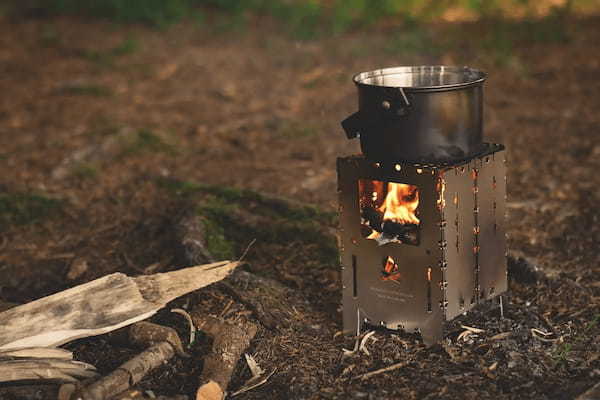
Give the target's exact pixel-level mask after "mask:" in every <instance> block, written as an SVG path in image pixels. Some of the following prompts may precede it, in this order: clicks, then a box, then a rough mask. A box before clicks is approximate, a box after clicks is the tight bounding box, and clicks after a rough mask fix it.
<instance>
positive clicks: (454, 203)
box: [337, 70, 507, 344]
mask: <svg viewBox="0 0 600 400" xmlns="http://www.w3.org/2000/svg"><path fill="white" fill-rule="evenodd" d="M380 71H386V70H380ZM358 76H359V75H358ZM356 79H357V78H355V81H356ZM407 98H409V99H410V96H407ZM411 111H413V112H414V111H415V110H411ZM345 128H347V126H346V127H345ZM347 130H348V129H347ZM363 134H365V133H364V129H363ZM361 140H362V138H361ZM429 158H430V159H432V158H433V157H429ZM380 159H381V158H380ZM505 162H506V160H505V150H504V146H502V145H498V144H485V143H480V145H479V146H477V151H476V152H472V153H471V154H466V157H464V156H463V157H462V158H460V159H456V158H455V159H452V158H451V157H445V158H443V159H437V160H433V161H428V162H415V161H403V160H395V161H390V157H389V156H388V157H385V160H382V161H374V160H373V157H370V158H367V157H365V156H364V155H354V156H349V157H342V158H338V162H337V170H338V192H339V212H340V228H339V246H340V254H341V265H342V271H343V272H342V284H343V320H344V330H345V331H346V332H347V333H355V332H360V330H361V329H363V328H364V327H365V325H370V326H378V327H384V328H387V329H393V330H404V331H409V332H420V333H421V335H422V337H423V340H424V342H425V343H426V344H432V343H435V342H437V341H438V340H439V339H441V338H442V337H443V325H444V321H446V320H450V319H452V318H454V317H456V316H457V315H459V314H462V313H464V312H465V311H468V310H469V309H471V308H472V307H473V306H475V305H476V304H477V303H478V302H480V301H483V300H487V299H490V298H493V297H495V296H497V295H499V294H500V293H502V292H504V291H506V289H507V277H506V238H505V218H504V217H505V198H506V178H505V176H506V174H505Z"/></svg>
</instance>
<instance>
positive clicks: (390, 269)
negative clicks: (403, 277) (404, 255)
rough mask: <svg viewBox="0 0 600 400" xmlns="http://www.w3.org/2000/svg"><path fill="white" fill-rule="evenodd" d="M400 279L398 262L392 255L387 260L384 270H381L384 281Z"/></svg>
mask: <svg viewBox="0 0 600 400" xmlns="http://www.w3.org/2000/svg"><path fill="white" fill-rule="evenodd" d="M399 279H400V272H399V271H398V264H396V261H394V259H393V258H392V257H390V256H388V258H387V259H386V260H385V265H384V266H383V271H381V280H382V281H397V280H399Z"/></svg>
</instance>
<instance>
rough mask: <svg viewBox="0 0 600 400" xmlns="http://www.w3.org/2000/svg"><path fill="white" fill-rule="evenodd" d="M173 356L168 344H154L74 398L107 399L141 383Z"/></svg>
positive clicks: (173, 350) (173, 351)
mask: <svg viewBox="0 0 600 400" xmlns="http://www.w3.org/2000/svg"><path fill="white" fill-rule="evenodd" d="M173 355H175V349H174V348H173V346H172V345H171V344H170V343H167V342H159V343H156V344H154V345H152V346H150V347H149V348H148V349H146V350H144V351H143V352H142V353H140V354H138V355H137V356H135V357H134V358H132V359H131V360H129V361H127V362H126V363H124V364H123V365H121V366H120V367H119V368H117V369H116V370H114V371H113V372H111V373H110V374H109V375H107V376H105V377H103V378H101V379H99V380H98V381H96V382H94V383H92V384H91V385H89V386H88V387H86V388H84V389H83V390H82V391H81V392H79V393H76V394H75V396H74V397H75V398H77V399H81V400H104V399H109V398H111V397H113V396H115V395H117V394H119V393H122V392H124V391H126V390H127V389H129V388H130V387H131V386H132V385H135V384H136V383H138V382H139V381H141V380H142V378H143V377H144V376H146V375H147V374H148V372H150V371H152V370H153V369H155V368H157V367H159V366H161V365H162V364H164V363H165V362H166V361H168V360H169V359H171V358H172V357H173ZM72 397H73V396H72Z"/></svg>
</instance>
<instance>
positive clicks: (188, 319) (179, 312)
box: [171, 308, 196, 346]
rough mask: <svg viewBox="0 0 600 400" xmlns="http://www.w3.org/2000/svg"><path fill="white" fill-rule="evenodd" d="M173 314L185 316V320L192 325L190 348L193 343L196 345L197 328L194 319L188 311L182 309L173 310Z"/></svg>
mask: <svg viewBox="0 0 600 400" xmlns="http://www.w3.org/2000/svg"><path fill="white" fill-rule="evenodd" d="M171 312H172V313H176V314H179V315H183V316H184V317H185V319H186V320H187V322H188V323H189V324H190V346H191V345H192V343H194V342H195V341H196V327H195V326H194V321H192V317H191V316H190V314H188V312H187V311H185V310H183V309H181V308H172V309H171Z"/></svg>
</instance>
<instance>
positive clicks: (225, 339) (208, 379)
mask: <svg viewBox="0 0 600 400" xmlns="http://www.w3.org/2000/svg"><path fill="white" fill-rule="evenodd" d="M191 316H192V320H193V321H194V325H195V326H196V328H197V329H198V330H201V331H204V332H206V333H207V334H208V335H210V336H212V338H213V345H212V350H211V353H210V354H209V355H208V356H207V357H206V359H205V360H204V368H203V370H202V375H201V377H200V387H199V389H198V391H197V392H196V400H222V399H223V398H224V396H225V392H226V390H227V385H228V384H229V381H230V380H231V375H232V374H233V370H234V369H235V366H236V364H237V362H238V360H239V358H240V357H241V355H242V354H243V353H244V351H245V350H246V349H247V348H248V346H249V345H250V342H251V341H252V339H253V338H254V336H255V335H256V331H257V327H256V325H254V324H252V323H250V322H239V323H238V324H233V323H231V322H227V321H224V320H223V319H220V318H216V317H213V316H209V315H204V314H203V312H202V311H201V310H195V311H193V312H192V313H191Z"/></svg>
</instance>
